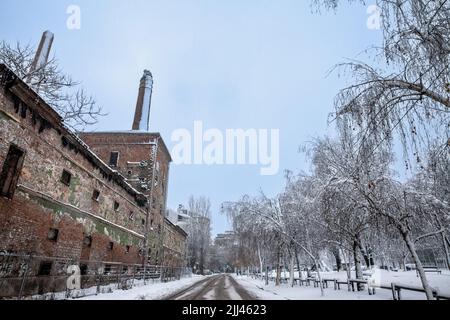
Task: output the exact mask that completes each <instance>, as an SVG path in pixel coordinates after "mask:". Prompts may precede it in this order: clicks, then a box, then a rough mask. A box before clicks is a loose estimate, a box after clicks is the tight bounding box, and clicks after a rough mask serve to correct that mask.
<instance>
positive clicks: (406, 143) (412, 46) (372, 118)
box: [223, 0, 450, 299]
mask: <svg viewBox="0 0 450 320" xmlns="http://www.w3.org/2000/svg"><path fill="white" fill-rule="evenodd" d="M315 3H318V4H319V5H325V6H326V7H327V8H329V7H331V8H336V7H337V6H338V1H334V0H325V1H316V2H315ZM377 4H378V5H379V7H380V8H381V12H382V17H381V18H382V29H383V34H384V42H383V45H382V46H381V47H377V48H374V49H372V50H374V51H375V52H376V55H375V56H376V58H375V59H373V60H371V63H372V64H371V65H369V64H368V63H363V62H359V61H350V62H346V63H343V64H340V65H338V66H337V67H336V70H338V72H341V71H344V72H350V75H351V79H352V81H353V82H352V83H351V84H350V85H349V86H348V87H347V88H345V89H343V90H342V91H341V92H340V93H339V94H338V95H337V97H336V100H335V109H336V111H335V112H334V113H332V114H331V116H332V119H333V123H334V124H335V126H336V136H335V137H323V138H316V139H315V140H314V141H313V142H312V143H311V144H309V145H307V146H305V148H304V150H305V151H307V155H308V157H309V159H310V161H311V165H312V168H311V172H309V173H300V174H293V173H291V172H287V173H286V185H285V187H284V190H282V191H281V192H280V193H279V194H278V195H277V196H276V197H273V198H270V197H267V196H266V195H265V194H264V193H263V192H261V193H260V195H259V196H257V197H249V196H243V197H242V198H241V199H240V200H238V201H236V202H231V203H230V202H229V203H225V204H224V206H223V211H224V212H226V213H227V214H228V216H229V217H230V218H231V220H232V222H233V227H234V230H235V232H236V235H237V236H238V237H239V238H240V239H241V241H240V243H241V247H242V249H241V250H242V251H243V252H246V253H245V256H246V257H247V259H248V265H250V266H254V265H259V268H260V271H261V272H263V266H264V265H267V264H271V263H275V265H276V269H277V279H279V275H280V268H281V266H282V265H289V268H290V269H291V270H294V266H295V264H297V266H298V269H300V263H303V264H309V265H310V266H312V267H313V268H315V269H316V270H317V271H318V275H319V278H320V277H321V275H320V269H321V267H323V263H322V262H321V259H320V254H321V253H323V252H324V251H327V252H330V253H331V254H333V255H334V256H335V259H336V264H337V265H338V267H339V264H340V263H341V261H342V260H345V261H347V262H348V261H349V258H350V257H352V260H353V265H354V267H355V273H356V277H357V278H361V277H362V268H361V266H362V264H363V263H364V264H366V265H367V266H368V267H370V266H372V265H374V264H375V263H376V264H379V265H388V264H391V263H392V262H393V261H398V260H399V259H400V260H402V261H403V262H405V261H407V260H408V261H411V262H413V263H414V264H415V266H416V268H417V270H418V273H419V275H420V279H421V282H422V285H423V288H424V289H425V291H426V295H427V298H428V299H432V298H433V295H432V288H431V287H430V285H429V283H428V280H427V277H426V275H425V272H424V269H423V263H422V261H421V260H420V257H419V256H420V254H419V251H418V248H421V247H433V248H438V249H439V250H440V251H441V255H442V256H443V257H444V261H445V263H446V264H447V267H448V265H449V263H450V256H449V252H448V251H449V250H448V248H449V246H450V241H449V239H450V238H449V232H450V205H449V204H450V199H449V197H450V192H449V191H450V190H449V188H450V187H449V186H450V150H449V149H450V139H449V136H450V135H449V124H450V122H449V113H450V95H449V86H450V84H449V83H450V82H449V75H450V72H449V71H450V70H449V66H450V63H449V62H450V61H449V54H450V47H449V43H450V39H449V37H450V1H446V0H436V1H420V0H409V1H408V0H407V1H390V0H379V1H377ZM396 142H398V143H399V144H400V145H402V146H403V159H404V160H405V165H406V169H408V170H409V172H410V173H409V175H408V176H409V178H408V179H403V181H400V180H399V178H398V174H397V173H396V172H395V171H394V170H393V168H394V167H395V164H398V162H399V161H398V159H396V157H395V154H394V151H393V150H394V149H395V148H394V147H395V145H396ZM412 170H413V171H412ZM347 270H348V268H347ZM290 274H291V282H292V280H293V279H292V277H293V272H291V273H290Z"/></svg>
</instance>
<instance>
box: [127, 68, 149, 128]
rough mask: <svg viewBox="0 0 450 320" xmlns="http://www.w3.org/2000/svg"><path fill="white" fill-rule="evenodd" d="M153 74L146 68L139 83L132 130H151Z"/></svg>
mask: <svg viewBox="0 0 450 320" xmlns="http://www.w3.org/2000/svg"><path fill="white" fill-rule="evenodd" d="M152 91H153V76H152V73H151V72H150V71H148V70H144V75H143V76H142V78H141V82H140V85H139V93H138V98H137V102H136V111H135V113H134V121H133V127H132V130H140V131H149V124H150V106H151V104H152Z"/></svg>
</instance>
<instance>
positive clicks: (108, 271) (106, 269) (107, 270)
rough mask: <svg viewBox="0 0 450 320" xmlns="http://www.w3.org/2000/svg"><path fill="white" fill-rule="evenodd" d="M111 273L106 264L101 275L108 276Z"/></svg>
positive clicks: (109, 266)
mask: <svg viewBox="0 0 450 320" xmlns="http://www.w3.org/2000/svg"><path fill="white" fill-rule="evenodd" d="M110 273H111V265H110V264H107V265H105V269H103V274H110Z"/></svg>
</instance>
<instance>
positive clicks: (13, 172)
mask: <svg viewBox="0 0 450 320" xmlns="http://www.w3.org/2000/svg"><path fill="white" fill-rule="evenodd" d="M24 157H25V152H24V151H23V150H21V149H20V148H18V147H16V146H15V145H10V146H9V150H8V154H7V155H6V159H5V162H4V163H3V169H2V172H1V174H0V195H1V196H4V197H7V198H9V199H12V197H13V196H14V191H16V187H17V181H18V180H19V176H20V172H21V171H22V166H23V159H24Z"/></svg>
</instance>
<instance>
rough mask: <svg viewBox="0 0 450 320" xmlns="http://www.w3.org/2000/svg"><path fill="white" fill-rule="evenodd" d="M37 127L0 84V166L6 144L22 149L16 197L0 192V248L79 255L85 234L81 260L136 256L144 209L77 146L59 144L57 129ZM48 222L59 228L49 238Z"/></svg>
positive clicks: (125, 259) (131, 258) (138, 259)
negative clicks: (87, 243)
mask: <svg viewBox="0 0 450 320" xmlns="http://www.w3.org/2000/svg"><path fill="white" fill-rule="evenodd" d="M38 127H39V126H38V125H36V124H34V123H33V121H32V115H31V113H30V112H28V114H27V115H26V117H25V118H22V117H21V116H20V115H19V114H18V113H17V112H16V110H15V108H14V102H13V96H12V95H11V94H10V93H7V92H6V91H5V89H4V88H3V87H1V88H0V128H1V130H0V169H1V166H2V165H3V163H4V160H5V157H6V155H7V153H8V149H9V146H10V144H11V143H14V144H15V145H17V146H18V147H20V148H22V149H23V150H25V151H26V154H25V160H24V165H23V169H22V172H21V175H20V177H19V181H18V185H19V187H18V189H17V190H16V193H15V195H14V198H13V199H12V200H10V199H6V198H2V197H0V250H8V251H14V252H19V253H33V254H39V255H48V256H59V257H69V258H80V257H81V254H82V250H83V239H84V237H85V236H87V235H90V236H92V244H91V247H90V248H89V250H86V248H85V249H84V251H83V258H84V259H90V260H100V261H121V262H130V263H131V262H134V263H139V262H141V260H142V257H141V256H140V255H139V254H138V251H139V247H140V246H142V238H143V234H144V223H145V210H144V209H143V208H142V207H139V206H138V204H137V203H136V201H135V197H134V196H133V195H132V194H130V192H127V191H126V190H125V189H124V188H123V187H121V186H120V185H118V184H117V183H116V182H115V181H114V180H113V179H110V178H109V177H105V176H104V173H102V172H101V171H100V169H99V168H97V167H95V165H93V164H92V163H91V162H90V161H88V159H87V158H86V157H85V156H84V155H83V154H82V153H80V152H78V151H77V150H76V149H72V150H71V149H70V148H67V147H64V145H63V142H62V136H63V135H60V133H58V132H57V130H55V129H46V130H44V131H42V132H40V133H39V132H38V131H39V130H38ZM63 170H67V171H69V172H70V173H71V174H72V179H71V183H70V185H69V186H66V185H65V184H63V183H62V182H61V181H60V179H61V175H62V172H63ZM94 189H97V190H99V191H100V198H99V200H98V201H95V200H93V199H92V194H93V191H94ZM114 202H118V203H119V204H120V205H119V208H118V210H114ZM131 212H133V216H132V219H130V213H131ZM50 228H56V229H58V230H59V234H58V239H57V241H56V242H55V241H52V240H48V239H47V234H48V231H49V229H50ZM110 242H113V243H114V245H113V249H112V250H109V249H108V246H109V243H110ZM127 246H130V247H129V248H127ZM127 249H129V250H128V251H129V252H127Z"/></svg>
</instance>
